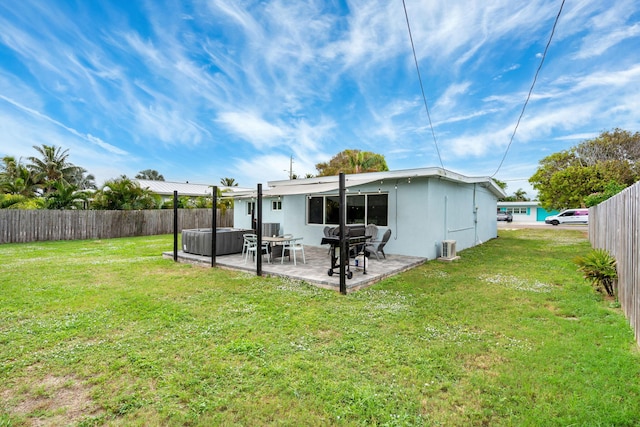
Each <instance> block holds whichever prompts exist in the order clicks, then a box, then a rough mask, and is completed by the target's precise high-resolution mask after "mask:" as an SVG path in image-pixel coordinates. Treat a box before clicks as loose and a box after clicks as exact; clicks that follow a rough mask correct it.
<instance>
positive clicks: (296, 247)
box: [280, 236, 307, 265]
mask: <svg viewBox="0 0 640 427" xmlns="http://www.w3.org/2000/svg"><path fill="white" fill-rule="evenodd" d="M285 237H288V236H285ZM291 237H292V238H291V239H290V240H287V241H286V242H285V243H284V245H283V246H282V258H281V259H280V264H284V256H285V253H286V252H287V251H288V252H289V261H291V252H293V265H298V263H297V261H296V252H298V251H300V252H302V263H303V264H306V263H307V260H306V259H305V256H304V245H303V244H302V243H301V242H302V237H297V238H293V236H291Z"/></svg>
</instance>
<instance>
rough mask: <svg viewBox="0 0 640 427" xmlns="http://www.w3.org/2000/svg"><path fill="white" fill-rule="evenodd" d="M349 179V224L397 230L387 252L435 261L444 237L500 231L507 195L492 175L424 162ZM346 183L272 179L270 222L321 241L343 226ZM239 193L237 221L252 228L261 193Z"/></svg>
mask: <svg viewBox="0 0 640 427" xmlns="http://www.w3.org/2000/svg"><path fill="white" fill-rule="evenodd" d="M345 178H346V179H345V180H346V187H347V189H346V191H347V224H376V225H377V226H378V228H379V234H378V235H379V236H382V234H383V233H384V232H385V231H386V229H391V233H392V234H391V239H390V241H389V242H388V243H387V245H386V246H385V252H386V253H389V254H398V255H413V256H420V257H426V258H430V259H433V258H436V257H438V256H439V255H440V248H441V245H442V241H443V240H455V241H456V242H457V243H456V248H457V250H462V249H466V248H469V247H472V246H475V245H477V244H480V243H483V242H486V241H487V240H489V239H493V238H495V237H496V236H497V222H496V206H497V200H498V198H500V197H504V196H505V194H504V192H503V191H502V189H500V187H498V186H497V185H496V184H495V183H494V181H493V180H492V179H491V178H489V177H466V176H463V175H460V174H457V173H454V172H451V171H447V170H445V169H441V168H424V169H410V170H400V171H389V172H374V173H362V174H353V175H346V177H345ZM338 186H339V183H338V176H328V177H316V178H307V179H295V180H287V181H271V182H269V183H268V188H267V189H266V190H263V200H262V206H263V210H262V222H263V223H277V224H280V227H279V234H285V233H287V234H293V235H294V236H296V237H303V238H304V244H305V245H312V246H320V241H321V239H322V236H323V229H324V227H325V226H337V225H338V201H339V198H338ZM234 197H235V199H236V203H235V209H234V226H235V227H238V228H252V218H253V215H252V213H253V210H254V209H255V204H256V198H255V197H256V194H255V191H252V192H245V193H242V192H238V193H236V194H234Z"/></svg>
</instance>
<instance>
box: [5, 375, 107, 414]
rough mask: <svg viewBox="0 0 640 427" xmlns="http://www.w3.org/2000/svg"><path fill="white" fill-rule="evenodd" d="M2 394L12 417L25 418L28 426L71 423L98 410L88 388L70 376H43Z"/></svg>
mask: <svg viewBox="0 0 640 427" xmlns="http://www.w3.org/2000/svg"><path fill="white" fill-rule="evenodd" d="M2 397H3V400H5V402H7V409H8V410H9V413H10V414H11V415H12V416H15V417H18V418H28V419H29V420H30V423H29V424H30V425H32V426H58V425H68V424H75V423H76V422H78V421H80V420H81V419H83V418H85V417H88V416H91V417H96V416H99V415H100V413H101V410H100V408H99V407H98V405H96V403H95V402H94V401H93V399H92V398H91V393H90V388H89V387H87V386H86V385H84V384H83V383H82V382H81V381H79V380H78V379H77V378H74V377H73V376H54V375H47V376H46V377H45V378H43V379H42V380H34V381H33V382H31V383H29V384H22V385H21V386H20V390H7V391H5V392H4V393H3V396H2Z"/></svg>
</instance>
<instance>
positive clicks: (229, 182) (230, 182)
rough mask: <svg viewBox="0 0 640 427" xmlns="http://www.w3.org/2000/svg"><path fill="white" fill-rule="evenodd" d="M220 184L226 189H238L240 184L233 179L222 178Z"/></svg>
mask: <svg viewBox="0 0 640 427" xmlns="http://www.w3.org/2000/svg"><path fill="white" fill-rule="evenodd" d="M220 184H222V185H224V186H225V187H237V186H238V183H237V182H236V180H235V179H233V178H221V179H220Z"/></svg>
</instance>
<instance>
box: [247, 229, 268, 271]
mask: <svg viewBox="0 0 640 427" xmlns="http://www.w3.org/2000/svg"><path fill="white" fill-rule="evenodd" d="M245 240H248V241H249V242H248V247H247V251H246V257H245V259H244V263H245V264H246V263H247V259H249V254H252V255H253V259H255V257H256V255H257V254H258V236H255V237H253V236H248V237H245ZM264 255H266V256H267V262H268V263H271V252H270V251H269V242H262V247H261V248H260V256H264Z"/></svg>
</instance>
